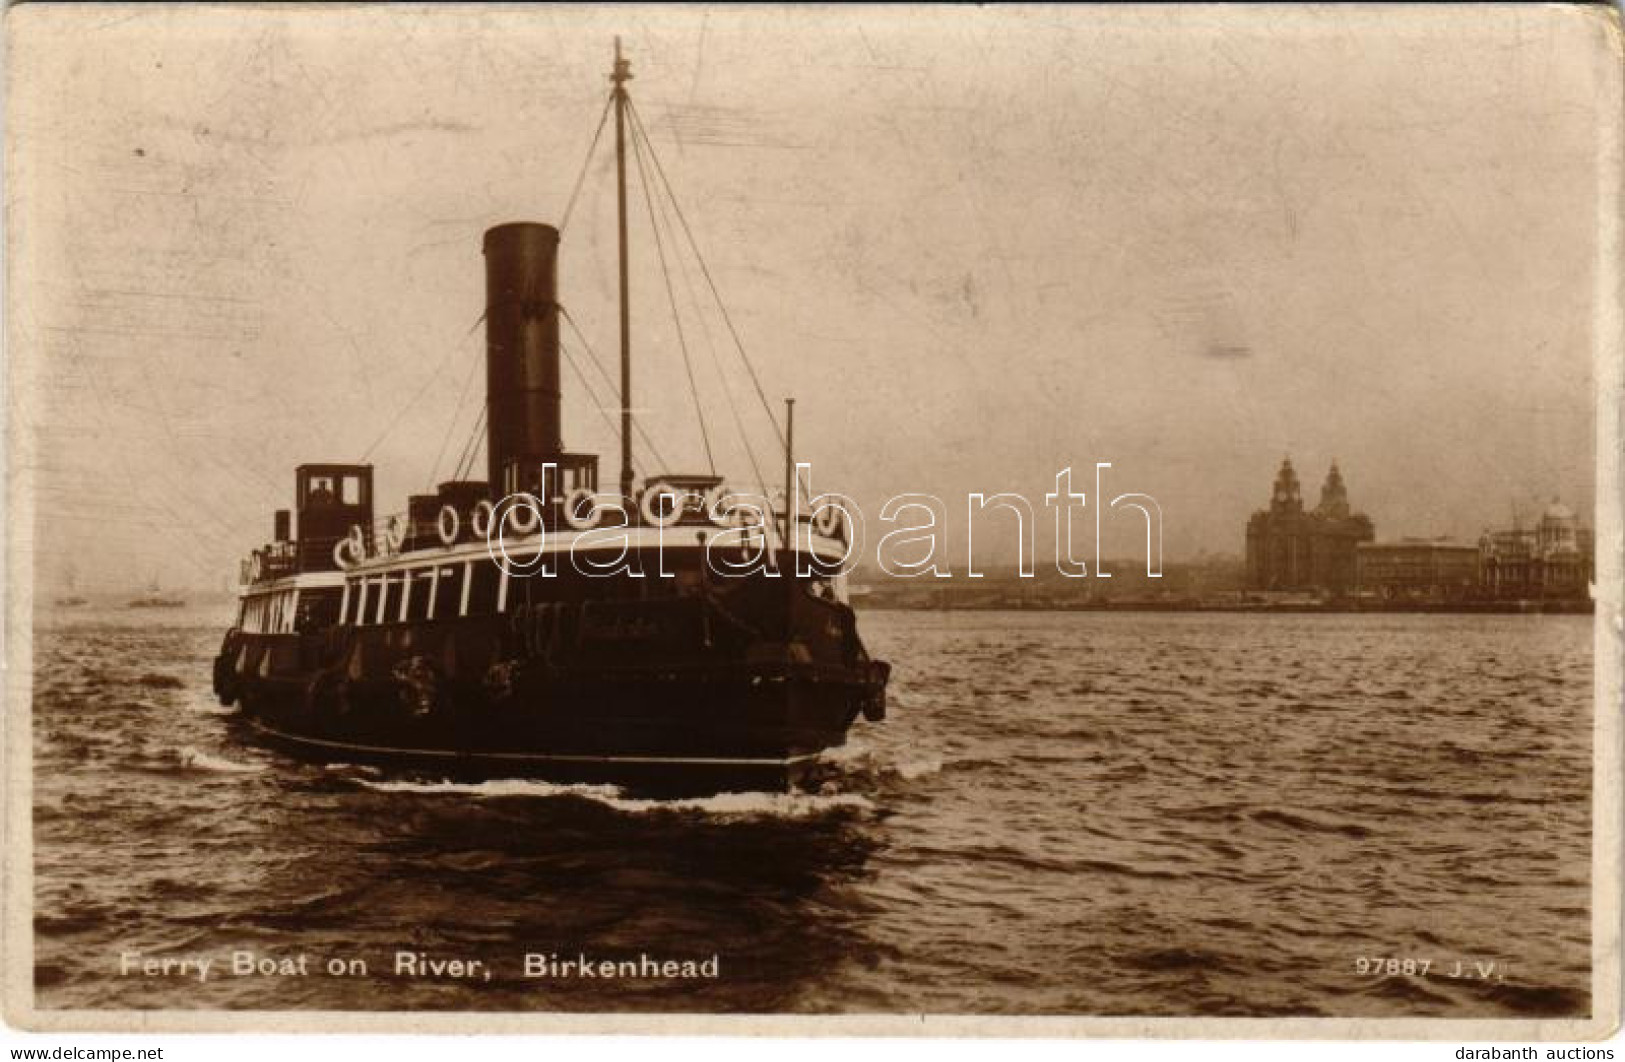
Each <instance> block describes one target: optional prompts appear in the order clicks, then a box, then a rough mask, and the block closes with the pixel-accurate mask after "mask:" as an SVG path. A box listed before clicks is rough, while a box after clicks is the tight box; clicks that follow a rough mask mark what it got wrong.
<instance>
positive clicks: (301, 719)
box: [214, 44, 889, 792]
mask: <svg viewBox="0 0 1625 1062" xmlns="http://www.w3.org/2000/svg"><path fill="white" fill-rule="evenodd" d="M630 76H631V75H630V72H629V65H628V63H627V62H626V61H624V60H623V59H622V58H621V57H620V48H619V45H618V44H617V47H616V60H615V68H614V73H613V74H612V75H611V78H610V80H611V82H612V86H613V87H612V89H611V92H610V96H609V99H608V100H607V101H606V104H605V111H604V117H603V118H602V119H601V120H600V124H599V131H600V133H601V132H602V131H603V129H604V125H605V122H606V121H607V120H608V116H609V114H610V113H611V111H613V114H614V125H615V152H616V174H617V207H618V239H619V254H620V307H619V309H620V346H621V364H620V370H621V371H620V387H619V391H620V395H619V406H620V420H619V425H618V427H619V437H620V451H621V453H620V470H619V472H620V475H619V482H618V484H617V487H618V489H615V490H608V491H601V490H600V489H599V480H598V457H597V455H595V454H586V453H571V452H568V451H566V450H565V448H564V445H563V441H562V438H561V435H562V427H561V379H560V331H559V329H560V321H561V318H563V319H564V320H566V321H567V322H569V323H570V324H571V326H572V328H573V327H574V322H571V321H569V315H568V313H567V311H565V310H564V309H563V308H562V307H561V306H560V304H559V301H558V297H557V281H556V274H555V260H556V256H557V251H558V244H559V232H558V230H557V229H555V228H553V227H552V226H550V225H544V224H537V223H532V222H516V223H512V224H505V225H499V226H497V227H495V228H492V229H490V230H489V231H487V232H486V233H485V237H484V256H485V276H486V307H485V314H484V318H485V326H486V413H485V417H484V421H485V427H486V431H485V444H486V457H487V478H486V479H484V480H475V479H471V478H463V477H462V476H454V478H453V479H451V480H449V481H447V482H443V483H441V484H439V486H438V488H437V489H436V490H435V492H434V493H433V494H422V495H414V496H412V497H411V498H410V499H409V501H408V507H407V510H406V512H405V513H402V514H398V515H395V516H393V517H389V518H387V519H379V520H375V518H374V509H373V477H372V466H371V465H366V464H307V465H302V466H300V467H299V468H298V469H297V471H296V477H295V483H296V500H295V506H294V508H293V509H292V510H279V511H278V512H277V513H276V514H275V521H274V523H275V528H274V536H273V537H274V541H272V542H270V543H269V544H267V545H265V546H264V547H262V548H260V549H258V550H255V551H254V553H253V554H252V556H251V557H250V558H249V559H248V560H247V561H245V562H244V571H243V578H242V582H243V587H242V590H241V594H240V600H239V607H238V613H237V620H236V624H235V626H233V627H232V628H231V629H230V630H229V631H228V632H227V633H226V636H225V639H224V641H223V642H222V644H221V646H220V651H219V654H218V656H217V657H216V659H215V663H214V688H215V692H216V694H217V696H218V697H219V699H220V700H221V702H222V703H226V704H237V705H240V707H241V710H242V716H243V718H244V720H245V721H246V722H247V724H248V725H249V726H250V727H252V728H253V730H254V731H255V732H256V733H257V734H259V735H262V736H263V737H264V738H266V739H269V740H271V741H273V742H275V743H276V744H278V745H280V746H282V747H284V748H286V749H288V750H289V751H292V752H295V753H297V754H302V755H305V756H307V757H312V758H317V759H323V760H328V761H343V762H351V763H356V762H366V763H374V764H382V765H388V766H392V767H403V768H407V769H412V770H427V771H431V772H435V773H437V774H439V775H443V776H457V777H463V776H477V777H490V776H503V775H520V776H527V777H541V778H546V779H551V780H559V781H567V782H607V783H613V784H618V785H623V786H628V787H631V788H633V789H635V790H638V791H671V792H701V791H717V790H728V789H756V788H783V787H785V786H789V785H794V784H797V783H798V782H799V781H802V780H803V779H805V778H806V777H807V776H808V775H809V774H810V773H811V772H812V771H813V768H814V766H815V764H816V762H817V760H818V757H819V754H820V753H821V752H822V751H823V750H825V749H828V748H831V747H834V746H839V745H841V744H843V743H844V741H845V739H846V732H847V729H848V727H850V726H851V725H852V724H853V722H854V721H855V720H856V718H857V717H858V716H859V715H860V714H861V715H863V716H864V717H866V718H867V719H870V720H877V721H878V720H879V719H880V718H882V717H883V715H884V712H885V686H886V680H887V676H888V671H889V669H888V666H887V665H886V664H884V663H882V662H880V661H876V660H873V659H871V658H870V657H869V655H868V653H867V652H866V651H865V649H864V646H863V643H862V642H861V641H860V640H859V637H858V633H857V629H856V625H855V622H854V616H853V612H852V609H851V607H850V606H849V605H848V604H847V601H846V595H845V585H844V571H843V568H844V567H845V565H843V562H844V561H845V559H846V556H847V553H848V539H849V538H850V537H851V531H850V525H851V519H850V517H849V516H846V515H844V514H843V511H842V509H840V508H837V507H834V506H830V505H823V506H820V505H818V504H814V501H815V500H814V499H810V498H806V496H805V495H806V493H807V491H808V490H809V489H810V488H805V487H804V484H803V476H802V475H801V474H799V472H798V469H797V466H796V465H795V463H794V461H793V458H792V450H791V445H792V439H793V420H792V419H791V415H793V406H788V405H787V416H786V419H785V421H784V423H783V425H782V427H781V426H780V424H779V421H778V420H777V418H776V417H773V412H772V410H771V409H769V410H768V415H769V417H773V423H774V428H775V431H776V433H777V434H778V436H779V443H780V444H781V446H782V452H783V457H784V467H785V472H786V475H785V485H784V487H783V488H782V491H783V493H782V494H779V495H778V497H777V499H776V501H775V500H773V499H770V498H769V497H766V496H764V492H765V488H759V489H758V490H757V491H754V492H743V491H734V490H730V489H729V488H728V487H726V486H724V482H723V479H722V477H721V476H719V475H717V474H715V472H714V470H713V471H712V472H710V473H708V474H704V475H698V474H689V475H685V474H678V473H673V472H664V473H653V472H645V474H644V475H643V476H642V477H641V481H640V477H639V476H638V474H637V472H636V471H635V470H634V467H633V460H632V454H633V447H632V442H633V433H634V430H636V429H637V428H638V426H637V425H635V424H634V421H633V407H632V405H631V384H632V363H631V358H630V350H631V337H630V334H629V332H630V329H629V312H628V305H629V304H628V288H629V282H628V275H627V238H628V236H627V182H626V170H627V159H628V153H627V141H628V133H630V134H631V136H632V147H633V152H634V155H635V159H634V161H635V162H636V163H637V164H638V165H639V166H640V167H642V168H641V169H640V173H641V174H642V177H643V180H644V189H645V193H646V195H647V194H648V188H649V182H650V181H651V180H653V182H654V184H655V187H657V188H659V187H661V186H662V185H664V188H665V194H666V195H668V196H669V195H670V194H671V192H670V186H669V184H666V183H665V175H664V171H663V169H662V168H661V167H660V164H659V160H658V159H656V158H655V157H654V155H653V145H652V144H650V143H649V141H648V137H647V135H646V133H645V132H644V129H643V125H642V121H641V119H639V117H638V115H637V110H636V108H635V107H634V106H633V105H632V102H631V99H630V97H629V95H628V93H627V90H626V81H627V80H628V79H629V78H630ZM596 143H597V137H595V138H594V144H595V145H596ZM591 156H592V149H589V151H588V160H589V162H590V160H591ZM645 160H647V161H645ZM651 163H652V167H651ZM582 172H583V175H585V173H586V168H585V167H584V168H583V171H582ZM577 190H578V191H579V183H578V186H577ZM572 202H573V197H572ZM670 203H671V206H672V208H673V209H674V210H676V211H677V217H678V218H679V219H680V220H681V212H680V208H678V207H677V206H676V201H675V198H674V197H673V198H672V199H671V200H670ZM650 205H651V209H650V217H651V221H653V219H654V216H655V212H654V209H653V204H652V202H651V204H650ZM568 213H569V211H568V209H567V210H566V217H568ZM671 231H674V232H675V231H677V229H676V228H675V227H674V228H673V229H672V230H671ZM680 231H681V232H682V233H683V234H684V235H685V236H686V237H687V238H688V241H689V244H690V245H691V246H693V237H692V234H691V232H690V231H689V229H688V225H687V222H686V220H684V221H682V224H681V230H680ZM655 232H656V236H657V238H658V235H659V230H658V229H656V230H655ZM697 253H698V252H697V247H695V254H696V256H697ZM662 257H663V256H662ZM701 268H702V270H703V269H704V266H703V260H702V262H701ZM704 275H705V278H706V281H707V284H709V283H710V273H709V271H708V270H705V272H704ZM712 292H713V294H714V293H715V292H714V286H713V288H712ZM717 306H718V308H719V309H721V303H720V300H718V301H717ZM673 309H674V312H675V302H674V305H673ZM722 313H723V314H724V315H725V314H726V310H725V309H722ZM728 331H729V333H730V334H731V335H733V336H734V338H735V340H736V342H737V331H736V330H734V329H733V327H732V324H731V323H730V324H729V328H728ZM580 338H581V339H582V342H583V343H585V337H584V336H582V337H580ZM738 349H739V353H740V355H741V357H742V358H743V355H744V347H743V345H742V344H739V348H738ZM685 357H686V352H685ZM745 365H746V366H747V368H748V366H749V362H748V360H745ZM577 368H578V369H579V366H577ZM751 374H752V380H753V382H754V380H755V375H754V370H751ZM585 380H586V378H585V376H583V384H584V385H585ZM757 392H758V395H760V387H759V386H758V387H757ZM764 404H765V403H764ZM701 427H702V430H703V425H701ZM478 431H479V426H478V425H476V427H475V437H474V438H471V440H470V446H469V447H468V448H467V455H466V459H465V461H464V465H471V464H472V461H473V459H474V455H475V454H476V453H477V436H478ZM708 449H709V447H708ZM753 464H754V461H753ZM802 467H805V466H802ZM459 471H460V472H461V469H460V470H459ZM465 475H466V474H465Z"/></svg>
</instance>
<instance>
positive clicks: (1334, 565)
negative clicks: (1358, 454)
mask: <svg viewBox="0 0 1625 1062" xmlns="http://www.w3.org/2000/svg"><path fill="white" fill-rule="evenodd" d="M1374 537H1375V532H1374V530H1373V528H1372V526H1371V520H1370V518H1369V517H1367V516H1366V515H1365V514H1364V513H1361V512H1355V511H1354V510H1353V509H1352V508H1351V506H1350V505H1349V497H1348V488H1347V487H1346V486H1345V484H1344V483H1343V474H1342V473H1341V472H1339V471H1338V468H1337V463H1336V462H1335V461H1334V462H1333V463H1332V467H1331V471H1329V472H1327V473H1326V480H1325V482H1324V483H1323V484H1322V485H1321V488H1320V501H1319V504H1317V505H1316V506H1315V507H1314V508H1313V509H1312V510H1305V509H1304V504H1303V496H1302V491H1301V488H1300V487H1299V484H1298V474H1297V472H1296V471H1295V470H1294V469H1293V467H1292V460H1291V459H1290V458H1288V459H1286V460H1284V461H1282V462H1281V468H1280V471H1279V472H1277V473H1276V475H1275V486H1274V490H1273V492H1272V494H1271V496H1270V507H1269V508H1268V509H1261V510H1259V511H1258V512H1256V513H1254V514H1253V516H1252V518H1251V519H1250V520H1248V521H1247V585H1248V587H1249V588H1250V589H1253V590H1294V591H1314V592H1318V593H1325V594H1329V595H1331V596H1333V597H1341V596H1343V595H1345V594H1347V593H1348V592H1349V591H1350V590H1351V589H1352V588H1353V587H1354V585H1355V578H1356V563H1357V562H1356V547H1358V546H1359V544H1360V543H1362V542H1369V541H1371V539H1372V538H1374Z"/></svg>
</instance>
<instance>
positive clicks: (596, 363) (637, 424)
mask: <svg viewBox="0 0 1625 1062" xmlns="http://www.w3.org/2000/svg"><path fill="white" fill-rule="evenodd" d="M559 313H560V314H562V315H563V317H564V319H565V321H567V322H568V323H569V325H570V330H571V331H572V332H574V333H575V334H576V338H577V339H579V340H581V347H582V349H583V350H585V351H586V352H587V356H588V357H589V358H591V359H592V367H593V368H595V369H597V370H598V375H599V377H600V378H602V379H603V381H604V384H605V386H607V387H608V388H609V393H610V394H612V395H613V394H615V393H616V392H617V391H618V390H619V389H620V388H619V385H617V384H616V383H615V381H614V380H613V379H612V378H611V377H610V375H609V370H608V369H606V368H604V360H603V359H602V358H600V357H599V356H598V351H596V350H594V349H593V345H592V344H591V343H589V342H588V341H587V334H586V333H585V332H583V331H582V330H581V326H580V325H578V324H576V319H575V318H574V317H572V316H570V311H569V310H568V309H566V308H565V307H564V306H563V305H560V306H559ZM605 408H606V409H607V408H610V407H608V406H606V407H605ZM614 408H616V409H619V408H620V407H619V406H618V405H617V406H615V407H614ZM632 430H633V431H635V432H637V434H638V437H639V438H641V439H642V440H643V443H644V445H645V446H647V447H648V448H649V456H651V457H653V458H654V460H655V463H656V464H657V465H662V466H665V464H666V459H665V457H664V456H663V455H662V454H661V453H660V448H659V447H657V446H655V443H654V440H653V439H651V438H650V437H649V433H648V432H647V431H645V430H644V429H643V422H642V421H641V420H634V421H633V422H632ZM615 434H616V435H619V434H620V429H619V428H616V429H615Z"/></svg>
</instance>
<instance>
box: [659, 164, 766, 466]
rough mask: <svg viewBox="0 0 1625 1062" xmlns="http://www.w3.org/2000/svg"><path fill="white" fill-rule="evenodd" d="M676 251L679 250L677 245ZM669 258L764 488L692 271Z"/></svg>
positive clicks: (662, 202)
mask: <svg viewBox="0 0 1625 1062" xmlns="http://www.w3.org/2000/svg"><path fill="white" fill-rule="evenodd" d="M649 150H650V153H651V154H652V153H653V151H654V147H653V145H650V149H649ZM656 203H657V204H658V206H659V208H660V217H661V220H662V221H663V222H664V223H665V225H666V231H667V232H669V233H671V234H672V236H673V243H674V244H675V243H676V238H675V237H676V232H677V225H676V223H675V222H674V221H672V220H671V216H670V214H669V213H668V212H667V209H666V207H667V201H666V197H664V196H660V197H657V198H656ZM678 250H680V248H679V249H678ZM672 257H673V259H674V260H675V261H676V262H677V272H678V273H680V274H681V275H682V278H683V291H684V294H686V295H687V296H688V302H689V305H690V306H692V307H693V310H694V317H695V319H696V320H697V321H698V322H699V325H700V335H701V336H702V337H703V338H704V340H705V349H706V352H707V353H709V354H710V355H711V365H712V367H713V368H715V369H716V371H717V377H718V380H719V382H720V383H721V386H722V396H723V398H724V400H726V402H727V403H728V412H729V414H731V416H732V418H733V424H734V429H735V431H737V432H738V434H739V444H740V447H741V448H742V449H743V450H744V451H745V459H746V460H747V461H749V462H750V468H751V472H752V474H753V475H755V477H756V483H757V484H759V485H761V486H762V487H763V489H766V484H767V479H766V477H764V476H763V475H762V467H761V465H760V464H759V463H758V462H757V460H756V448H755V447H754V446H752V445H751V440H750V432H749V430H747V429H746V427H745V419H744V417H743V416H742V415H741V414H740V411H739V403H738V402H736V401H735V400H734V395H733V388H731V387H729V386H728V372H727V370H726V369H724V368H723V367H722V357H721V355H719V354H718V353H717V345H716V343H715V342H713V340H712V338H711V328H710V326H709V325H708V324H706V320H705V317H706V315H705V312H704V307H703V306H702V305H701V302H700V296H699V292H698V291H697V290H696V289H695V287H694V277H693V274H692V272H691V271H690V269H689V267H688V262H687V261H686V258H685V256H684V255H683V254H681V253H674V254H673V255H672Z"/></svg>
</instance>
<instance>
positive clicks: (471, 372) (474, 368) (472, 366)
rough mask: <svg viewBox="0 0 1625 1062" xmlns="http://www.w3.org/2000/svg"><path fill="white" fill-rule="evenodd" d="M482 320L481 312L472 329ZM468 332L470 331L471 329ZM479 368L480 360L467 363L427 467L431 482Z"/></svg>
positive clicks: (444, 454)
mask: <svg viewBox="0 0 1625 1062" xmlns="http://www.w3.org/2000/svg"><path fill="white" fill-rule="evenodd" d="M484 320H485V314H484V313H483V312H482V313H481V314H480V320H479V321H475V322H474V327H475V328H478V327H479V326H480V321H484ZM470 331H472V329H471V330H470ZM465 338H466V337H465ZM479 368H480V359H478V358H475V359H472V360H470V361H469V364H468V375H467V376H465V377H464V378H463V389H462V391H461V392H459V393H458V395H457V405H456V406H455V407H454V408H453V409H452V411H451V421H450V422H449V423H448V424H447V425H446V434H445V435H444V436H442V437H441V439H440V449H439V451H438V452H437V453H436V454H435V455H434V464H432V465H430V466H429V479H430V481H431V482H433V480H434V478H435V476H436V475H437V474H438V473H439V472H440V461H441V459H442V458H444V457H445V456H446V447H447V446H449V445H451V437H452V435H453V433H455V432H456V430H457V419H458V418H459V417H460V416H462V412H463V403H464V402H466V401H468V393H469V391H471V390H473V387H474V377H475V376H476V375H478V373H479Z"/></svg>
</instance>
